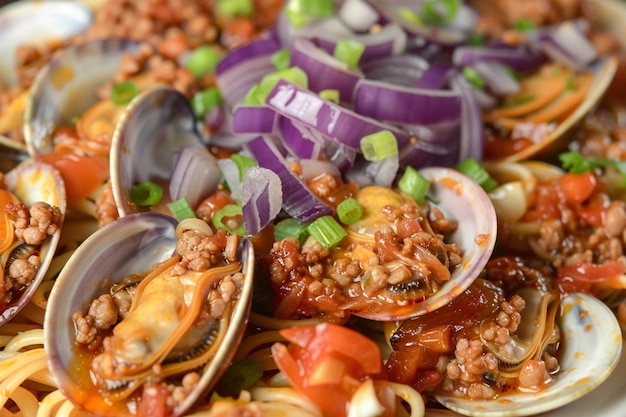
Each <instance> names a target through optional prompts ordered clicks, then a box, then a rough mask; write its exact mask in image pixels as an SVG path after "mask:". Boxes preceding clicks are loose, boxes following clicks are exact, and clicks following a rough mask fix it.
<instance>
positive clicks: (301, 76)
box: [244, 67, 309, 105]
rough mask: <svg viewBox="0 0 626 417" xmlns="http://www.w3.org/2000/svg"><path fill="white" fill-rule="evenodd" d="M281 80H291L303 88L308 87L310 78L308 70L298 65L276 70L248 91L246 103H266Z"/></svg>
mask: <svg viewBox="0 0 626 417" xmlns="http://www.w3.org/2000/svg"><path fill="white" fill-rule="evenodd" d="M280 80H287V81H291V82H292V83H294V84H296V85H298V86H300V87H303V88H308V86H309V78H308V76H307V75H306V72H304V71H303V70H302V69H300V68H298V67H289V68H286V69H284V70H278V71H274V72H272V73H269V74H267V75H266V76H264V77H263V78H262V79H261V81H260V82H259V83H258V84H255V85H254V86H253V87H252V89H251V91H248V94H247V95H246V98H245V99H244V104H249V105H262V104H265V99H266V98H267V96H268V95H269V94H270V93H271V91H272V90H273V89H274V87H275V86H276V84H277V83H278V81H280Z"/></svg>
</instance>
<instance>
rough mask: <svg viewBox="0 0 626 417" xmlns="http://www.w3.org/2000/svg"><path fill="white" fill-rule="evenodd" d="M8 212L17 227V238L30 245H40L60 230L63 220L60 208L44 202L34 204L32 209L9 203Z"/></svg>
mask: <svg viewBox="0 0 626 417" xmlns="http://www.w3.org/2000/svg"><path fill="white" fill-rule="evenodd" d="M6 210H7V212H8V213H9V217H10V218H11V222H12V223H13V225H14V226H15V236H16V238H17V239H20V240H23V241H25V242H26V243H27V244H29V245H40V244H41V243H42V242H43V241H44V240H45V239H46V238H47V237H48V236H50V235H52V234H54V233H55V232H56V231H57V230H58V228H59V225H60V223H61V221H62V219H63V214H62V213H61V210H60V209H59V208H58V207H54V206H51V205H50V204H48V203H44V202H38V203H34V204H33V205H32V206H31V207H30V209H29V208H28V207H27V206H26V205H25V204H12V203H9V204H8V205H7V206H6Z"/></svg>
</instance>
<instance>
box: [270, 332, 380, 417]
mask: <svg viewBox="0 0 626 417" xmlns="http://www.w3.org/2000/svg"><path fill="white" fill-rule="evenodd" d="M280 333H281V335H282V336H283V337H285V338H286V339H287V340H289V341H290V342H291V344H290V345H289V347H287V346H286V345H284V344H281V343H276V344H274V345H273V346H272V355H273V356H274V360H275V361H276V363H277V365H278V367H279V369H280V370H281V371H282V372H283V373H284V374H285V375H286V376H287V378H288V379H289V380H290V381H291V383H292V384H293V386H294V387H295V388H296V389H298V390H299V391H300V392H302V393H303V394H304V395H306V396H307V397H308V398H309V399H310V400H311V401H313V402H314V403H315V404H317V405H318V406H319V407H320V409H322V410H323V411H324V412H325V413H327V414H328V415H329V416H332V417H345V416H346V415H347V412H348V408H349V404H350V399H351V398H352V395H353V394H354V392H355V391H356V389H357V388H358V387H359V385H360V384H361V382H362V381H364V380H365V379H367V378H380V377H381V374H382V372H383V364H382V356H381V352H380V349H379V347H378V345H376V343H374V342H373V341H372V340H370V339H368V338H367V337H365V336H363V335H362V334H360V333H358V332H356V331H354V330H351V329H348V328H346V327H343V326H339V325H335V324H318V325H310V326H298V327H293V328H290V329H285V330H281V331H280ZM379 401H382V402H383V405H384V406H385V407H386V408H387V407H392V405H391V404H387V405H385V403H386V400H385V399H379Z"/></svg>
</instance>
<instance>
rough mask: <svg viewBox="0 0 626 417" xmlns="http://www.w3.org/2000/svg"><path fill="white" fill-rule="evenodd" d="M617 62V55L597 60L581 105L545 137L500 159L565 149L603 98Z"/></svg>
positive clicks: (524, 157)
mask: <svg viewBox="0 0 626 417" xmlns="http://www.w3.org/2000/svg"><path fill="white" fill-rule="evenodd" d="M617 64H618V60H617V58H616V57H615V56H608V57H604V58H601V59H599V60H598V61H597V62H595V63H594V64H593V66H592V68H591V70H592V71H593V74H594V77H593V82H592V84H591V87H590V88H589V94H587V95H586V96H585V99H584V100H583V101H582V102H581V103H580V105H579V106H578V107H577V108H576V109H575V110H574V111H573V112H572V113H571V114H570V115H569V116H567V118H566V119H565V120H563V121H562V122H561V123H559V124H558V126H557V127H556V128H555V129H554V130H553V131H552V132H550V134H548V135H546V136H545V137H544V138H543V139H541V140H540V141H537V142H535V143H533V144H532V145H531V146H529V147H527V148H524V149H522V150H521V151H519V152H515V153H513V154H511V155H509V156H507V157H505V158H502V159H499V160H498V161H506V162H514V161H521V160H524V159H529V158H536V157H539V156H548V157H549V156H553V155H555V154H557V153H558V152H560V151H562V150H564V149H565V148H566V146H567V144H568V143H569V141H570V138H569V136H568V133H569V132H570V131H571V129H572V128H573V127H574V126H575V125H576V124H577V123H578V122H579V121H580V120H581V119H582V118H583V117H585V115H587V113H589V111H591V109H592V108H593V107H594V106H595V105H596V104H597V103H598V101H599V100H600V99H601V98H602V96H603V95H604V93H605V92H606V89H607V88H608V87H609V85H610V84H611V81H612V80H613V76H614V75H615V73H616V71H617Z"/></svg>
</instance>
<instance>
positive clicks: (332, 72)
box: [289, 37, 363, 102]
mask: <svg viewBox="0 0 626 417" xmlns="http://www.w3.org/2000/svg"><path fill="white" fill-rule="evenodd" d="M289 63H290V65H291V66H296V67H299V68H301V69H302V70H303V71H304V72H306V74H307V76H308V82H309V89H311V90H312V91H315V92H316V93H319V92H320V91H322V90H337V91H339V98H340V100H341V101H343V102H350V101H351V100H352V91H353V90H354V85H355V84H356V83H357V81H358V80H359V79H361V78H363V74H362V73H361V71H359V70H358V69H355V70H350V69H348V67H347V66H346V64H345V63H343V62H341V61H339V60H338V59H336V58H335V57H333V56H332V55H330V54H328V53H327V52H326V51H324V50H323V49H321V48H318V47H317V46H316V45H315V44H314V43H313V42H312V41H310V40H309V39H305V38H301V37H300V38H297V39H295V40H294V43H293V49H292V50H291V60H290V62H289Z"/></svg>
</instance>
